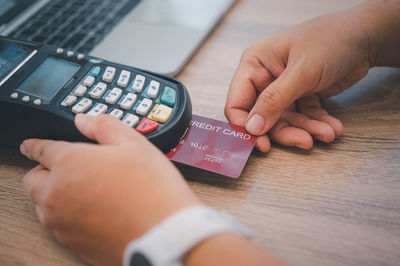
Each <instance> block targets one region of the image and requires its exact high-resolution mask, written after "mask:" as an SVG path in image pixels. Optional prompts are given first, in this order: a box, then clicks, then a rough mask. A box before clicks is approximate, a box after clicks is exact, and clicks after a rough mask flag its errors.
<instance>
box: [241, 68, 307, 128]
mask: <svg viewBox="0 0 400 266" xmlns="http://www.w3.org/2000/svg"><path fill="white" fill-rule="evenodd" d="M300 72H301V71H293V70H291V69H289V68H287V69H286V70H285V71H284V72H283V73H282V75H280V76H279V78H278V79H276V80H275V81H274V82H272V83H271V84H270V85H269V86H268V87H267V88H265V89H264V90H263V91H262V92H261V93H260V95H259V96H258V98H257V101H256V103H255V104H254V106H253V108H252V109H251V111H250V114H249V116H248V121H247V123H246V130H247V131H248V132H249V133H250V134H253V135H263V134H265V133H266V132H267V131H268V130H270V129H271V128H272V127H273V126H274V125H275V123H276V122H277V121H278V119H279V118H280V117H281V115H282V113H283V111H284V110H285V108H286V107H288V106H289V105H291V104H292V103H293V102H295V101H296V100H297V99H298V98H300V97H301V96H302V95H303V93H304V91H305V89H307V86H305V85H307V83H308V81H307V79H305V77H304V75H302V74H301V73H300Z"/></svg>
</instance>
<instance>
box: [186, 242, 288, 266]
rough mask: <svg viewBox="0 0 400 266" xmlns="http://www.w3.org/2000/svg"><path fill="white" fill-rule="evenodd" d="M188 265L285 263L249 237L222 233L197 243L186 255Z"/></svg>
mask: <svg viewBox="0 0 400 266" xmlns="http://www.w3.org/2000/svg"><path fill="white" fill-rule="evenodd" d="M185 265H186V266H204V265H207V266H220V265H230V266H235V265H238V266H239V265H240V266H242V265H254V266H257V265H283V264H282V263H280V262H278V261H277V260H276V259H274V258H273V257H272V256H270V255H269V254H267V253H266V252H265V251H264V250H263V249H261V248H260V247H258V246H256V245H255V244H253V243H252V242H251V241H249V240H248V239H246V238H244V237H241V236H238V235H234V234H221V235H216V236H214V237H212V238H209V239H207V240H205V241H203V242H202V243H200V244H199V245H197V246H196V247H195V248H194V249H193V250H192V251H191V252H190V253H189V254H188V256H187V257H186V260H185Z"/></svg>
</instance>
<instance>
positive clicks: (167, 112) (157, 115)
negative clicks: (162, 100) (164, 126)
mask: <svg viewBox="0 0 400 266" xmlns="http://www.w3.org/2000/svg"><path fill="white" fill-rule="evenodd" d="M171 115H172V108H171V107H168V106H165V105H163V104H160V105H159V106H158V108H157V109H156V110H155V112H154V114H153V120H155V121H158V122H160V123H165V122H167V121H168V119H169V118H170V117H171Z"/></svg>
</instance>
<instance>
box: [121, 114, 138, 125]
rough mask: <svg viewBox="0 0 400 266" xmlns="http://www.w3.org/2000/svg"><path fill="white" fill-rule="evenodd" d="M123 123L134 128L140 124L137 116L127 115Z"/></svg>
mask: <svg viewBox="0 0 400 266" xmlns="http://www.w3.org/2000/svg"><path fill="white" fill-rule="evenodd" d="M122 122H124V123H125V124H127V125H128V126H130V127H134V126H136V125H137V123H138V122H139V117H137V116H136V115H133V114H126V116H125V117H124V119H122Z"/></svg>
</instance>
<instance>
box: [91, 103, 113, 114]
mask: <svg viewBox="0 0 400 266" xmlns="http://www.w3.org/2000/svg"><path fill="white" fill-rule="evenodd" d="M107 110H108V106H107V105H105V104H102V103H99V104H96V106H95V107H93V108H92V110H90V111H89V112H88V113H87V114H88V115H90V116H98V115H101V114H105V113H106V112H107Z"/></svg>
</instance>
